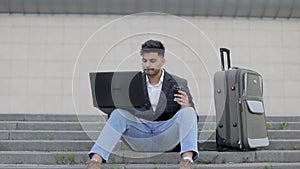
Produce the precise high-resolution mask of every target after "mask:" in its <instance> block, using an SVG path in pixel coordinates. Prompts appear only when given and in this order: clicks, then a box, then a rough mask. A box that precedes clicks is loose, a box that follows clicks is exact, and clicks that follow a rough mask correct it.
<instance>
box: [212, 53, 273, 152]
mask: <svg viewBox="0 0 300 169" xmlns="http://www.w3.org/2000/svg"><path fill="white" fill-rule="evenodd" d="M224 53H226V56H227V67H228V68H227V69H226V70H225V64H224V57H225V55H224ZM220 56H221V66H222V71H219V72H216V73H215V75H214V99H215V109H216V124H217V126H216V144H217V150H218V151H226V150H228V149H239V150H249V149H253V148H258V147H265V146H268V145H269V139H268V134H267V129H266V117H265V109H264V103H263V79H262V76H261V75H260V74H258V73H257V72H255V71H252V70H247V69H242V68H237V67H232V68H231V63H230V51H229V50H228V49H226V48H220Z"/></svg>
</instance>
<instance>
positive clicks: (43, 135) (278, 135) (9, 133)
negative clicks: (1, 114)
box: [0, 130, 300, 140]
mask: <svg viewBox="0 0 300 169" xmlns="http://www.w3.org/2000/svg"><path fill="white" fill-rule="evenodd" d="M99 134H100V131H95V130H93V131H83V130H75V131H73V130H72V131H71V130H69V131H62V130H0V140H66V139H67V140H91V139H92V140H96V139H97V138H98V135H99ZM299 135H300V130H268V136H269V138H270V139H298V138H299ZM199 138H200V139H201V140H206V139H209V140H214V139H215V138H216V134H215V131H214V130H210V131H200V132H199Z"/></svg>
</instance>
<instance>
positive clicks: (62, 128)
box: [0, 114, 300, 169]
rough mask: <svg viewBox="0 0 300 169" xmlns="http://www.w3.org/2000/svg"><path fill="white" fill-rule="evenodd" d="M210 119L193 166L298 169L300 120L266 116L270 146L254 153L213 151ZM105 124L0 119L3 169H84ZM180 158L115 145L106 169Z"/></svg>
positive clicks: (141, 168)
mask: <svg viewBox="0 0 300 169" xmlns="http://www.w3.org/2000/svg"><path fill="white" fill-rule="evenodd" d="M214 120H215V119H214V117H207V116H201V117H200V122H199V140H198V142H199V149H200V158H199V160H198V161H197V162H196V164H195V168H196V169H197V168H201V169H203V168H208V169H210V168H212V169H221V168H228V169H229V168H230V169H237V168H239V169H248V168H249V169H250V168H251V169H253V168H255V169H271V168H272V169H281V168H289V169H296V168H297V169H300V116H299V117H289V116H288V117H277V116H276V117H267V121H268V134H269V138H270V146H269V147H266V148H261V149H258V150H256V151H247V152H241V151H230V152H217V151H215V132H214V129H215V122H214ZM104 124H105V116H100V115H99V116H96V115H81V116H76V115H43V114H41V115H35V114H1V115H0V168H1V169H14V168H23V169H42V168H43V169H56V168H61V169H64V168H68V169H84V168H85V165H84V164H85V162H86V161H87V160H88V156H87V153H88V151H89V149H90V148H91V146H92V145H93V143H94V141H93V140H95V139H96V138H97V137H98V135H99V133H100V132H101V129H102V127H103V126H104ZM178 162H179V154H178V153H177V152H167V153H153V152H152V153H151V152H149V153H140V152H133V151H131V150H130V149H129V148H128V147H127V146H126V145H125V144H124V143H123V142H122V141H120V142H119V143H118V145H117V146H116V148H115V150H114V152H113V154H112V155H111V157H110V160H109V162H108V163H107V164H104V165H103V168H104V169H175V168H178Z"/></svg>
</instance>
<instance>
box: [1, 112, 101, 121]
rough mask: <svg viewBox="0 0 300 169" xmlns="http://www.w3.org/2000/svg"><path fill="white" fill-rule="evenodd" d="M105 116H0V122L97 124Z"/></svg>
mask: <svg viewBox="0 0 300 169" xmlns="http://www.w3.org/2000/svg"><path fill="white" fill-rule="evenodd" d="M106 118H107V116H106V115H101V114H99V115H74V114H1V117H0V120H1V121H56V122H78V121H81V122H85V121H89V122H99V121H102V120H105V119H106Z"/></svg>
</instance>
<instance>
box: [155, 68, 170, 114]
mask: <svg viewBox="0 0 300 169" xmlns="http://www.w3.org/2000/svg"><path fill="white" fill-rule="evenodd" d="M171 89H172V77H171V75H170V74H169V73H168V72H166V71H165V75H164V81H163V84H162V89H161V92H160V96H159V100H158V104H157V107H156V110H155V113H156V114H157V113H158V114H161V113H163V112H164V111H165V109H166V106H167V99H168V96H169V95H170V94H169V92H170V90H171Z"/></svg>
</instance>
